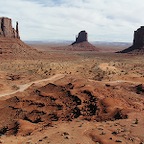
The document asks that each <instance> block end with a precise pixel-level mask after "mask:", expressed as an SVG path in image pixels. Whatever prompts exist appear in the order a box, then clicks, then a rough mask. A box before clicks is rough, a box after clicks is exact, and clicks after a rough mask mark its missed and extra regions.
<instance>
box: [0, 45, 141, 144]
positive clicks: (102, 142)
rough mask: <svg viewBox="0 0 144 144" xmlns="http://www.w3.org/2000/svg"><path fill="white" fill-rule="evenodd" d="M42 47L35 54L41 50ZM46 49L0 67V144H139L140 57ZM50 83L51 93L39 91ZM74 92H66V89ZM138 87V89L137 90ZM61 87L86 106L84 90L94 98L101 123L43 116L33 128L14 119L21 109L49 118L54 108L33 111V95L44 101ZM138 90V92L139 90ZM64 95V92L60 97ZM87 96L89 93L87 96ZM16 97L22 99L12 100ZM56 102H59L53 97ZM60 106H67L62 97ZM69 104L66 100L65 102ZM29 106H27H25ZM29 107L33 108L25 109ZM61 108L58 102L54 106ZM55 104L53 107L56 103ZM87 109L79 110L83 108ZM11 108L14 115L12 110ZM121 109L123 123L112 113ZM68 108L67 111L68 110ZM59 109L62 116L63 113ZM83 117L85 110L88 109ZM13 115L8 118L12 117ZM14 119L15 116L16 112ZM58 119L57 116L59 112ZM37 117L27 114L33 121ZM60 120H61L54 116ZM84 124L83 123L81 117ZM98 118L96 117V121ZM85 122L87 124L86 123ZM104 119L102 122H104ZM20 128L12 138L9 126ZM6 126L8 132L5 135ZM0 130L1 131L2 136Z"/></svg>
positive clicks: (92, 117) (92, 118)
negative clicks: (36, 56) (41, 54)
mask: <svg viewBox="0 0 144 144" xmlns="http://www.w3.org/2000/svg"><path fill="white" fill-rule="evenodd" d="M40 47H42V46H39V47H38V48H37V49H38V50H40V49H41V48H40ZM42 49H43V50H45V49H47V52H48V55H47V58H44V59H42V58H39V59H33V60H29V59H13V60H11V59H6V60H5V59H3V60H1V64H0V96H1V98H0V111H1V117H0V143H2V144H46V143H50V144H96V143H97V144H116V143H122V144H143V143H144V98H143V96H144V90H143V86H144V58H143V56H141V55H127V54H115V53H110V52H109V53H97V52H84V51H83V52H78V51H70V52H69V51H65V50H61V51H60V50H55V49H54V50H53V49H52V48H51V47H50V48H49V47H47V46H44V47H42ZM49 83H53V84H55V85H56V86H57V87H58V88H56V91H54V92H53V91H52V92H51V89H48V91H47V92H44V87H45V86H46V85H47V84H49ZM70 83H71V84H72V85H73V86H74V88H73V89H70V88H68V87H67V85H68V84H70ZM139 85H140V86H139ZM60 86H64V87H65V89H66V90H67V91H70V92H71V94H72V95H75V96H78V97H79V98H80V99H81V101H82V102H83V104H82V105H81V106H79V109H80V110H81V111H82V106H83V105H85V102H84V101H85V100H84V97H85V95H84V94H83V91H84V90H87V91H89V92H90V93H91V94H92V96H93V97H96V98H98V100H99V103H101V104H102V105H99V108H100V109H102V111H101V114H100V116H102V121H98V120H97V119H95V115H93V116H89V117H87V116H83V115H81V116H79V117H77V118H72V120H70V121H68V120H66V118H65V119H64V120H62V119H60V120H58V121H53V120H52V121H50V125H46V122H48V121H49V120H51V118H47V120H46V118H45V117H42V119H44V122H39V123H34V122H32V121H28V120H25V119H23V116H21V114H20V115H17V116H16V117H14V114H15V113H17V112H18V111H17V109H19V108H21V109H22V110H23V112H24V113H25V114H27V113H28V114H29V112H32V111H34V110H37V111H40V110H41V111H44V112H45V113H47V114H48V113H49V112H50V111H49V109H50V110H51V111H54V112H55V113H57V111H55V108H53V107H47V106H48V105H50V104H51V103H49V102H48V103H47V104H46V105H45V107H43V108H41V107H37V104H39V103H46V102H47V101H46V100H44V101H41V99H38V98H37V97H36V95H35V93H34V91H35V90H37V89H38V90H40V91H41V93H42V95H43V97H44V96H47V95H46V94H48V95H49V96H51V97H52V96H53V97H54V98H55V97H56V98H57V96H59V95H60V96H61V94H60V93H59V92H58V91H57V90H59V87H60ZM138 86H139V87H138ZM64 94H65V93H64ZM87 95H89V94H87ZM15 98H16V99H17V98H18V99H19V100H21V101H17V100H15ZM57 99H58V98H57ZM64 100H65V102H67V103H69V100H67V97H64ZM70 100H71V99H70ZM24 102H28V104H27V103H26V104H25V103H24ZM29 102H31V103H33V104H35V105H34V106H32V107H31V106H30V105H29ZM57 102H58V103H61V100H59V101H57ZM56 104H57V103H56ZM86 106H87V105H85V106H83V108H85V107H86ZM11 108H13V110H12V109H11ZM116 108H118V109H121V110H123V111H124V113H125V114H127V115H128V118H126V119H125V118H122V117H121V118H120V119H108V117H107V116H106V114H105V113H104V111H106V112H107V114H108V116H109V118H113V117H114V114H113V112H112V111H113V110H114V109H116ZM67 109H68V107H67ZM67 109H64V111H63V113H64V112H66V113H68V114H69V112H67ZM86 111H87V113H88V111H89V110H87V109H86ZM11 114H12V115H11ZM17 114H18V113H17ZM58 115H59V113H58ZM36 116H37V115H33V116H32V115H30V118H34V117H36ZM59 117H60V116H59ZM85 117H86V118H87V120H86V118H85ZM97 117H98V116H97ZM88 118H90V120H88ZM104 119H105V120H104ZM14 121H16V122H18V124H19V127H18V129H17V132H16V133H13V132H9V131H12V130H11V128H9V127H12V126H11V125H13V122H14ZM5 126H8V131H6V132H4V131H3V130H4V128H5ZM2 131H3V132H2Z"/></svg>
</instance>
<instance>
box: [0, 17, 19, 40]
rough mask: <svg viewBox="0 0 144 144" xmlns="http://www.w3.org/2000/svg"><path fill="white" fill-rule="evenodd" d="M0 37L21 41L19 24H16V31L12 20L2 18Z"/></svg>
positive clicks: (0, 21)
mask: <svg viewBox="0 0 144 144" xmlns="http://www.w3.org/2000/svg"><path fill="white" fill-rule="evenodd" d="M0 37H7V38H18V39H20V36H19V29H18V22H16V29H14V28H13V27H12V22H11V19H10V18H7V17H0Z"/></svg>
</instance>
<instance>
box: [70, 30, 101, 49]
mask: <svg viewBox="0 0 144 144" xmlns="http://www.w3.org/2000/svg"><path fill="white" fill-rule="evenodd" d="M71 45H72V46H73V47H74V48H76V49H74V50H84V51H98V49H97V48H96V47H95V46H94V45H92V44H91V43H89V42H88V34H87V32H86V31H85V30H83V31H81V32H79V34H78V36H77V37H76V40H75V42H73V43H72V44H71ZM79 48H80V49H79Z"/></svg>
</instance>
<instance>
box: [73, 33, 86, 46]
mask: <svg viewBox="0 0 144 144" xmlns="http://www.w3.org/2000/svg"><path fill="white" fill-rule="evenodd" d="M87 39H88V36H87V32H86V31H81V32H79V34H78V36H77V37H76V41H75V42H74V43H73V44H76V43H81V42H86V41H88V40H87ZM73 44H72V45H73Z"/></svg>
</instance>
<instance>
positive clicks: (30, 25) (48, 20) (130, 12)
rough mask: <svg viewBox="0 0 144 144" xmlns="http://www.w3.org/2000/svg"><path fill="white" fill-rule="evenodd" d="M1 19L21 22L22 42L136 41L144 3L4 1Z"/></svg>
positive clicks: (114, 0)
mask: <svg viewBox="0 0 144 144" xmlns="http://www.w3.org/2000/svg"><path fill="white" fill-rule="evenodd" d="M0 6H1V8H0V16H1V17H3V16H4V17H10V18H11V19H12V20H13V26H14V24H15V22H16V21H18V22H19V29H20V36H21V39H22V40H71V41H73V40H74V39H75V36H76V35H77V34H78V32H79V31H81V30H86V31H87V32H88V36H89V37H88V39H89V41H118V42H132V40H133V31H134V30H136V29H137V28H139V27H140V26H142V25H144V0H0Z"/></svg>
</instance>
